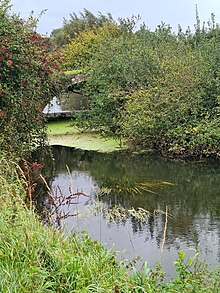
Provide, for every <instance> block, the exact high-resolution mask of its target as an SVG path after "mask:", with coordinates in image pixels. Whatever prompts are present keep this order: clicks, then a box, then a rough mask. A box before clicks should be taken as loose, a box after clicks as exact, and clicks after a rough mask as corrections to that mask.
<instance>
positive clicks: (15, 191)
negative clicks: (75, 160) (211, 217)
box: [0, 159, 220, 292]
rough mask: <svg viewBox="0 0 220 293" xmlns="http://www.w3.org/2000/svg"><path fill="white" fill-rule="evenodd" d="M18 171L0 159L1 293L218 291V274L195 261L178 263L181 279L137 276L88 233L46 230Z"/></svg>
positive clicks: (146, 274)
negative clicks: (26, 200) (31, 203)
mask: <svg viewBox="0 0 220 293" xmlns="http://www.w3.org/2000/svg"><path fill="white" fill-rule="evenodd" d="M15 169H16V166H15V165H14V164H13V163H7V162H6V161H5V160H4V159H1V160H0V292H180V290H181V291H182V292H219V281H220V275H219V273H218V272H213V271H208V270H207V269H206V267H205V266H203V265H202V264H201V263H199V262H198V261H192V260H190V261H189V262H188V263H185V262H184V255H183V254H180V258H179V260H178V261H177V262H176V267H177V273H178V275H179V277H177V278H175V279H171V280H170V281H169V282H167V280H165V281H164V280H163V275H164V273H163V272H162V271H161V270H160V269H158V271H151V270H149V269H148V268H147V267H146V266H145V267H144V268H143V270H142V271H135V270H134V269H133V268H132V266H130V268H128V266H125V265H123V264H122V263H118V262H117V261H116V260H115V255H116V253H115V252H110V251H108V250H107V249H106V248H104V247H103V245H102V244H100V243H98V242H93V241H92V240H91V239H90V238H89V237H88V236H87V235H86V234H85V235H73V236H71V237H70V236H69V237H66V238H65V237H64V236H63V235H62V234H60V233H59V232H57V231H54V230H53V229H52V228H50V227H44V226H43V224H42V223H41V222H40V220H39V218H38V216H37V215H36V214H35V213H34V211H33V208H32V207H31V205H30V202H29V203H28V204H27V203H25V198H26V192H25V189H24V187H25V182H24V181H23V182H22V181H21V179H19V178H18V176H17V173H16V172H15Z"/></svg>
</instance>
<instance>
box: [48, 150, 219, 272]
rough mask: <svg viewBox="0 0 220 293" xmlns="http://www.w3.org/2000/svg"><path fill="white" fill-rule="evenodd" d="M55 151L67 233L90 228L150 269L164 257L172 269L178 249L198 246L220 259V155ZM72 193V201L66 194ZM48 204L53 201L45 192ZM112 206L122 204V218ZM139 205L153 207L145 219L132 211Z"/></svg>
mask: <svg viewBox="0 0 220 293" xmlns="http://www.w3.org/2000/svg"><path fill="white" fill-rule="evenodd" d="M52 150H53V156H54V159H55V160H54V168H53V172H52V173H51V174H52V175H51V177H50V180H49V184H50V187H51V190H52V192H53V195H54V196H55V197H57V198H59V201H60V203H62V205H60V207H59V212H60V215H66V216H67V214H68V213H69V217H66V218H65V219H63V220H61V221H60V224H61V226H62V227H64V233H71V232H74V231H79V232H80V231H84V230H86V231H88V233H89V234H90V235H91V237H92V238H93V239H94V240H99V241H102V242H103V243H105V244H106V245H107V247H108V248H112V247H114V249H115V250H117V251H119V253H118V258H119V259H121V258H126V259H129V260H131V261H132V260H134V259H136V258H137V259H139V260H138V261H137V262H136V266H137V267H140V266H141V264H142V263H143V262H145V261H147V263H148V266H149V267H150V268H153V267H154V266H155V263H156V262H161V263H162V264H163V265H164V268H165V270H166V271H167V273H168V275H170V276H172V275H173V274H174V264H173V262H174V261H175V260H176V259H177V256H178V252H180V251H183V252H186V256H187V257H192V256H193V255H194V254H195V253H196V252H199V253H200V258H201V259H204V260H206V261H207V263H208V264H210V265H211V267H215V266H216V265H219V264H220V165H219V164H217V162H213V161H212V162H211V161H198V160H197V161H190V162H185V161H174V160H173V161H169V160H166V159H161V158H154V157H150V156H146V155H132V154H128V153H125V152H124V153H111V154H102V153H97V152H89V151H82V150H76V149H73V148H66V147H60V146H55V147H53V148H52ZM67 166H68V167H67ZM48 169H49V167H48ZM73 193H76V196H75V197H72V199H71V204H70V202H68V201H67V200H66V199H67V198H68V196H70V194H73ZM82 193H83V194H85V195H83V194H82ZM60 198H61V199H60ZM66 202H67V203H66ZM45 203H46V205H47V206H48V205H49V203H48V198H46V199H45ZM65 203H66V204H65ZM114 207H117V209H116V212H117V211H118V210H119V209H120V214H119V217H117V215H116V212H114V213H113V210H114V209H113V208H114ZM166 207H167V209H168V217H167V224H166V223H165V222H166V215H165V211H166ZM139 208H142V209H144V210H147V211H149V215H148V217H147V219H145V221H140V220H139V219H138V217H136V216H134V214H132V210H133V209H135V210H136V211H137V210H138V209H139ZM110 211H112V212H111V213H110ZM114 211H115V210H114ZM141 211H142V210H141ZM165 226H166V233H165V234H166V235H164V229H165ZM164 240H165V242H164V245H163V244H162V243H163V241H164Z"/></svg>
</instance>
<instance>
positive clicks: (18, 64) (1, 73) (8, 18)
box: [0, 0, 60, 152]
mask: <svg viewBox="0 0 220 293" xmlns="http://www.w3.org/2000/svg"><path fill="white" fill-rule="evenodd" d="M0 23H1V25H0V127H1V133H2V135H1V138H0V144H1V148H7V149H8V150H9V152H10V151H12V150H13V151H15V150H19V151H21V150H26V149H28V148H29V146H28V144H31V142H32V139H33V138H36V140H37V139H41V137H42V135H43V132H42V111H43V108H44V107H45V105H46V104H47V103H48V101H49V100H50V99H51V97H52V95H54V94H55V80H54V77H53V73H55V72H56V71H57V70H58V69H59V60H60V54H59V53H58V52H56V51H55V50H54V49H53V47H52V46H51V45H50V43H49V40H48V39H47V38H44V37H42V36H41V35H39V34H38V33H36V32H35V31H34V27H35V24H36V20H35V19H34V18H33V16H32V15H31V16H30V17H29V19H28V20H27V21H24V20H23V19H21V18H20V17H19V16H17V15H14V14H13V15H11V14H10V5H9V1H8V0H4V1H1V4H0Z"/></svg>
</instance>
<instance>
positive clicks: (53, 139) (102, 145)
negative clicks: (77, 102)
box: [47, 120, 125, 152]
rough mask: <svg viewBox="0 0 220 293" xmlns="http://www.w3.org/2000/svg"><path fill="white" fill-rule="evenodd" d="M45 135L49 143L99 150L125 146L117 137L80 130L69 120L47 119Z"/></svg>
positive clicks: (112, 149)
mask: <svg viewBox="0 0 220 293" xmlns="http://www.w3.org/2000/svg"><path fill="white" fill-rule="evenodd" d="M47 136H48V141H49V144H50V145H62V146H68V147H75V148H80V149H83V150H89V151H99V152H112V151H117V150H121V149H124V148H125V145H124V144H123V143H122V142H121V141H120V140H119V139H115V138H112V137H103V136H102V135H100V134H99V133H97V132H95V131H94V132H91V131H84V132H82V131H80V130H79V129H78V128H76V127H75V126H74V124H73V122H72V121H71V120H57V121H49V122H48V123H47Z"/></svg>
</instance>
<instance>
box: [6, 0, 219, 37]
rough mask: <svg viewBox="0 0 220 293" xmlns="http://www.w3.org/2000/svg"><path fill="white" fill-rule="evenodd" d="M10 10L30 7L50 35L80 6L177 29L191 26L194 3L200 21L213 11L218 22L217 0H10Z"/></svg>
mask: <svg viewBox="0 0 220 293" xmlns="http://www.w3.org/2000/svg"><path fill="white" fill-rule="evenodd" d="M11 4H12V5H13V7H12V11H13V12H16V13H19V14H20V16H21V17H23V18H27V17H28V15H29V14H30V12H31V11H34V15H35V16H38V15H39V13H40V12H41V11H42V10H45V9H47V11H46V12H45V14H44V15H43V16H42V17H41V19H40V21H39V23H38V28H37V31H38V32H39V33H41V34H44V35H48V36H49V35H50V33H51V31H52V30H53V29H56V28H60V27H62V25H63V18H64V17H65V18H66V19H69V15H70V13H73V12H75V13H76V14H78V13H79V12H82V11H83V9H84V8H86V9H88V10H89V11H91V12H92V13H93V14H95V15H98V13H99V12H101V13H102V14H106V13H108V12H110V13H111V14H112V16H113V18H114V19H115V20H117V18H118V17H123V18H127V17H131V16H132V15H136V16H137V15H140V16H141V21H140V23H141V22H145V24H146V26H147V27H148V28H150V29H151V30H154V29H155V28H156V27H157V25H159V24H160V23H161V21H163V22H165V23H166V24H170V25H171V27H172V29H173V31H177V27H178V24H180V25H181V27H182V28H183V29H184V30H185V29H186V28H187V27H188V26H190V28H191V29H192V30H193V29H194V23H195V10H196V8H195V7H196V5H197V7H198V11H199V17H200V20H201V22H203V21H206V22H207V21H208V20H210V19H211V13H214V14H215V17H216V22H218V23H220V0H133V1H131V0H108V1H107V0H11Z"/></svg>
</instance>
